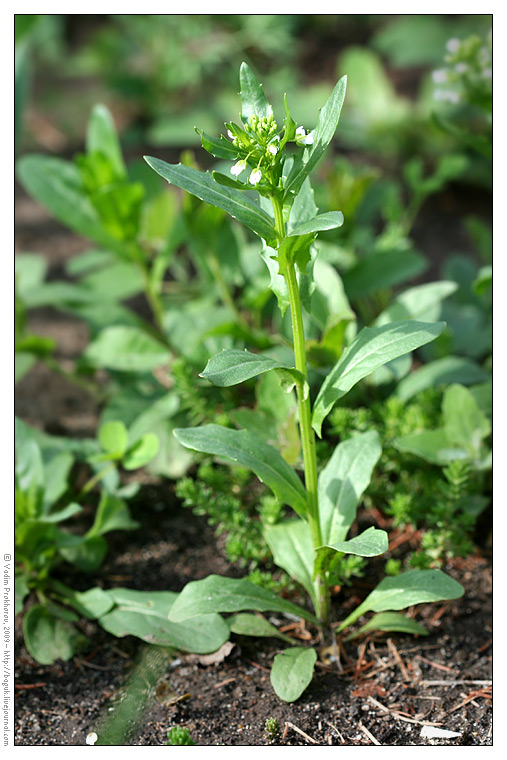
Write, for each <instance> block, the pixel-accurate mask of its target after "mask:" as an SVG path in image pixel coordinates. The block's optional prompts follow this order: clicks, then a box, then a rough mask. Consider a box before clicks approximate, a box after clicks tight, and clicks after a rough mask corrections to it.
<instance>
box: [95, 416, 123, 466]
mask: <svg viewBox="0 0 507 760" xmlns="http://www.w3.org/2000/svg"><path fill="white" fill-rule="evenodd" d="M98 438H99V443H100V445H101V447H102V449H103V450H104V451H106V452H107V453H108V454H109V456H110V457H111V458H112V459H121V458H122V456H123V455H124V453H125V451H126V450H127V446H128V442H129V434H128V432H127V428H126V427H125V425H124V424H123V422H120V421H118V420H111V421H110V422H106V423H105V424H104V425H102V426H101V428H100V430H99V436H98Z"/></svg>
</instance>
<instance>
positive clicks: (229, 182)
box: [211, 172, 252, 192]
mask: <svg viewBox="0 0 507 760" xmlns="http://www.w3.org/2000/svg"><path fill="white" fill-rule="evenodd" d="M211 176H212V177H213V179H214V180H215V182H217V183H218V184H219V185H224V186H225V187H235V188H236V189H237V190H240V191H242V192H244V191H245V190H251V189H252V186H251V185H247V184H246V183H245V182H241V181H240V180H239V179H233V178H232V177H229V176H228V175H227V174H222V172H212V173H211Z"/></svg>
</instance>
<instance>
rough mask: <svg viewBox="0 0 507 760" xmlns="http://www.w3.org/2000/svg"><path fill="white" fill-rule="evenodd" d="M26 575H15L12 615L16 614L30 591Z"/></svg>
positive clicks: (20, 609)
mask: <svg viewBox="0 0 507 760" xmlns="http://www.w3.org/2000/svg"><path fill="white" fill-rule="evenodd" d="M28 582H29V576H28V575H16V577H15V579H14V615H15V616H16V615H18V614H19V613H20V612H21V611H22V609H23V607H24V604H25V599H26V597H27V596H28V594H29V593H30V586H29V585H28Z"/></svg>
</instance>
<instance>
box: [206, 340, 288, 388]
mask: <svg viewBox="0 0 507 760" xmlns="http://www.w3.org/2000/svg"><path fill="white" fill-rule="evenodd" d="M278 368H285V369H292V368H291V367H289V366H288V365H287V364H285V363H283V362H279V361H276V359H271V357H269V356H265V355H264V354H252V353H251V352H250V351H246V350H244V351H241V350H239V349H236V348H226V349H224V350H223V351H221V352H220V353H219V354H216V355H215V356H213V357H212V358H211V359H210V360H209V361H208V363H207V365H206V367H205V369H204V370H203V371H202V372H201V374H200V377H204V378H206V380H209V382H210V383H213V385H218V386H220V387H222V388H223V387H227V386H230V385H237V384H238V383H243V382H244V381H245V380H249V379H250V378H252V377H256V376H257V375H261V374H262V373H263V372H269V370H271V369H278Z"/></svg>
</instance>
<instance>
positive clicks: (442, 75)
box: [431, 69, 447, 84]
mask: <svg viewBox="0 0 507 760" xmlns="http://www.w3.org/2000/svg"><path fill="white" fill-rule="evenodd" d="M431 78H432V79H433V81H434V82H435V84H445V83H446V82H447V71H446V70H445V69H437V70H436V71H434V72H433V73H432V75H431Z"/></svg>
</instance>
